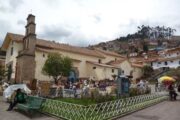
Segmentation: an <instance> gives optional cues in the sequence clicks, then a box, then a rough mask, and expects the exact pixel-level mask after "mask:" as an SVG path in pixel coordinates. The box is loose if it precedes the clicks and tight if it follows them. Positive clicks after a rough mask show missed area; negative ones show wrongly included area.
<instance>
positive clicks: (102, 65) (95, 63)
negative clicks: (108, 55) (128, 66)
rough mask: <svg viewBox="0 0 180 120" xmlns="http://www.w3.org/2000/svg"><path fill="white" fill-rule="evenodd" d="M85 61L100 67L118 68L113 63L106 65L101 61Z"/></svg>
mask: <svg viewBox="0 0 180 120" xmlns="http://www.w3.org/2000/svg"><path fill="white" fill-rule="evenodd" d="M86 62H87V63H90V64H93V65H97V66H101V67H109V68H116V69H119V68H118V67H116V66H113V65H107V64H103V63H97V62H92V61H86Z"/></svg>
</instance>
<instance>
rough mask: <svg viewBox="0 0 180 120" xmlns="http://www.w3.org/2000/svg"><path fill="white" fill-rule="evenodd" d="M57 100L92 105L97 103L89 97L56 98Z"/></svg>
mask: <svg viewBox="0 0 180 120" xmlns="http://www.w3.org/2000/svg"><path fill="white" fill-rule="evenodd" d="M56 100H59V101H62V102H68V103H74V104H79V105H91V104H95V103H96V102H95V101H93V100H91V99H89V98H78V99H77V98H56Z"/></svg>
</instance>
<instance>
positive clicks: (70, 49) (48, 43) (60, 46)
mask: <svg viewBox="0 0 180 120" xmlns="http://www.w3.org/2000/svg"><path fill="white" fill-rule="evenodd" d="M7 36H9V37H10V38H11V40H13V41H16V42H22V40H23V37H24V36H23V35H19V34H14V33H7ZM36 46H39V47H44V48H50V49H58V50H62V51H67V52H72V53H78V54H83V55H90V56H95V57H99V58H105V57H104V56H103V55H102V54H100V53H98V52H96V51H95V50H89V49H86V48H81V47H76V46H71V45H68V44H61V43H56V42H53V41H47V40H44V39H38V38H37V41H36Z"/></svg>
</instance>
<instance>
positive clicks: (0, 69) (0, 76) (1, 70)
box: [0, 65, 6, 81]
mask: <svg viewBox="0 0 180 120" xmlns="http://www.w3.org/2000/svg"><path fill="white" fill-rule="evenodd" d="M5 76H6V71H5V69H4V66H2V65H0V81H2V80H3V79H4V78H5Z"/></svg>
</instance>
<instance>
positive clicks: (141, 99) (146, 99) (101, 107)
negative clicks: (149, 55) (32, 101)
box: [41, 93, 168, 120]
mask: <svg viewBox="0 0 180 120" xmlns="http://www.w3.org/2000/svg"><path fill="white" fill-rule="evenodd" d="M167 98H168V96H167V95H166V93H155V94H147V95H140V96H136V97H130V98H124V99H119V100H114V101H110V102H104V103H99V104H93V105H88V106H83V105H77V104H71V103H66V102H61V101H57V100H51V99H47V100H46V101H45V102H44V103H43V104H42V108H41V111H42V112H44V113H47V114H51V115H55V116H57V117H60V118H64V119H69V120H104V119H110V118H114V117H119V116H121V115H124V114H127V113H129V112H133V111H136V110H139V109H142V108H145V107H147V106H150V105H153V104H156V103H159V102H161V101H163V100H166V99H167Z"/></svg>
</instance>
